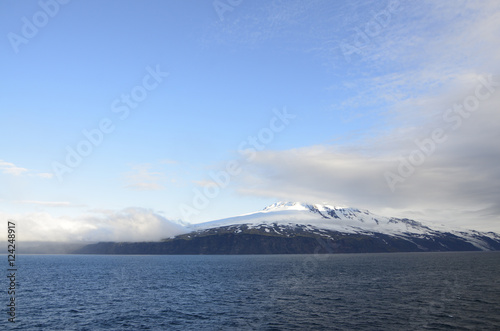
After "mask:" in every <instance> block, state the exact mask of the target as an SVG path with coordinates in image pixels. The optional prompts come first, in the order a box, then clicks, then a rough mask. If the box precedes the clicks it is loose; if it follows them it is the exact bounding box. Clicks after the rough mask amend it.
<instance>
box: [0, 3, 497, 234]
mask: <svg viewBox="0 0 500 331" xmlns="http://www.w3.org/2000/svg"><path fill="white" fill-rule="evenodd" d="M0 9H1V10H0V13H1V14H0V15H1V17H0V32H1V34H2V35H3V36H4V37H3V38H2V41H1V43H0V47H1V51H0V63H2V65H1V74H2V80H1V81H0V84H1V86H0V87H1V89H0V91H1V92H0V112H1V114H2V122H1V130H0V185H1V190H0V215H1V216H2V218H12V219H16V220H18V221H19V222H20V223H22V224H25V227H26V232H27V233H26V237H27V238H31V237H30V235H32V232H33V230H29V229H32V228H36V229H39V233H42V234H43V235H40V236H41V237H42V239H45V240H70V239H71V240H76V239H88V240H92V239H96V238H97V239H103V238H104V239H106V238H107V237H106V236H105V235H104V234H102V233H112V234H114V235H115V236H111V237H110V238H112V239H130V238H132V239H141V238H136V237H133V236H131V235H130V233H128V232H127V231H126V229H134V225H133V224H136V223H137V224H141V225H140V228H141V231H143V232H141V233H144V234H145V236H146V234H147V235H149V236H150V237H151V238H154V236H155V235H158V233H157V231H158V229H157V228H155V226H154V224H157V223H158V222H159V223H162V224H163V222H168V220H173V221H177V220H182V221H184V222H202V221H209V220H213V219H217V218H223V217H228V216H233V215H237V214H242V213H247V212H251V211H255V210H259V209H262V208H263V207H265V206H266V205H269V204H271V203H273V202H275V201H277V200H304V201H309V202H323V201H327V202H329V203H332V204H339V205H350V206H356V207H360V208H366V209H370V210H372V211H373V212H378V213H384V214H386V215H388V216H402V215H404V216H407V217H413V218H416V219H422V220H430V221H435V222H439V223H447V224H450V225H457V226H463V227H468V228H475V229H479V230H494V231H500V227H499V223H498V222H499V221H500V205H499V204H498V201H499V199H498V197H499V193H500V188H499V186H498V183H499V182H500V181H498V179H500V174H499V172H498V170H497V168H498V167H497V163H498V160H499V157H500V150H499V147H498V143H496V141H498V135H499V134H498V132H500V131H499V130H498V129H499V128H498V123H500V122H499V121H498V120H499V117H500V116H499V114H498V113H499V112H498V106H499V105H500V101H499V98H500V97H499V95H500V93H498V92H500V91H496V89H497V86H496V85H495V83H492V82H495V81H500V78H499V77H498V73H499V70H498V69H499V68H498V66H499V65H498V55H499V54H500V48H499V46H498V45H500V43H499V42H498V41H499V37H500V35H499V33H500V32H499V31H500V23H499V22H500V19H499V16H500V5H498V4H497V3H496V2H495V1H483V2H480V3H477V2H469V1H461V2H457V1H442V2H439V3H434V2H433V1H428V2H427V1H421V2H418V3H413V2H409V1H379V2H376V3H372V2H366V1H360V2H349V3H348V4H345V3H344V2H340V1H337V2H335V1H323V0H316V1H251V2H250V1H245V0H243V1H227V0H221V1H214V2H212V1H193V2H186V1H147V2H144V1H107V2H102V1H77V0H73V1H60V2H58V1H56V0H41V1H39V2H37V1H23V2H18V1H2V2H1V4H0ZM152 72H156V74H152ZM155 77H156V78H155ZM488 77H489V78H488ZM495 77H496V78H495ZM495 79H496V80H495ZM484 81H486V82H488V81H490V83H486V85H485V84H484V83H483V82H484ZM477 91H479V93H480V95H481V96H483V95H484V96H485V97H484V98H482V99H480V98H479V97H477V96H475V95H476V92H477ZM134 93H135V94H134ZM131 95H135V97H134V96H131ZM127 98H129V99H128V100H131V101H128V102H129V103H128V105H127V101H126V100H127ZM130 98H131V99H130ZM134 98H135V99H134ZM467 98H468V99H467ZM474 98H476V99H474ZM134 100H135V101H134ZM474 100H478V101H479V103H478V105H477V107H476V105H473V106H474V110H471V111H463V112H462V113H460V112H458V110H452V112H447V111H448V109H452V107H453V105H454V104H456V103H459V104H464V103H466V102H474ZM118 107H122V108H120V109H121V110H119V108H118ZM123 107H125V108H123ZM470 107H472V106H470ZM124 111H127V114H128V115H127V116H126V117H124V116H123V115H124ZM284 113H285V114H286V113H288V114H290V115H289V118H288V119H285V121H282V120H279V118H278V119H276V117H277V116H278V115H277V114H282V115H281V116H283V114H284ZM462 114H463V115H462ZM278 117H279V116H278ZM103 121H104V123H106V125H105V127H106V128H107V129H108V131H109V132H103V131H102V128H101V127H100V125H101V123H103ZM272 123H274V124H275V125H274V126H273V125H272ZM278 126H279V130H277V129H276V128H278ZM110 127H111V128H112V129H110ZM273 128H274V129H273ZM85 130H86V131H87V132H94V133H95V132H96V131H95V130H100V131H101V136H100V135H99V134H97V135H95V136H94V137H95V139H97V140H96V141H98V142H97V143H95V144H93V143H92V141H91V140H92V139H91V138H88V136H86V135H85V134H84V133H83V132H84V131H85ZM435 130H442V131H443V133H442V135H441V137H442V138H443V137H445V138H443V139H441V140H440V141H439V142H438V141H437V140H439V139H437V138H436V139H434V142H433V143H430V145H429V144H427V145H425V143H422V144H421V145H418V144H417V143H416V142H415V141H416V140H418V141H420V142H423V141H428V139H433V138H432V137H433V132H434V131H435ZM438 133H439V132H438ZM259 134H260V138H259ZM270 134H271V135H272V136H270ZM438 136H439V135H436V137H438ZM249 137H255V139H257V145H255V146H258V148H257V147H252V144H251V143H249V141H251V140H249V139H251V138H249ZM79 146H80V147H81V148H83V149H81V151H84V152H85V153H80V154H86V155H80V157H81V160H80V161H79V162H76V163H78V164H77V165H75V164H73V165H75V166H74V167H73V166H69V165H68V164H67V155H68V153H69V152H68V148H69V149H71V150H74V151H78V148H79ZM82 146H83V147H82ZM89 146H90V149H88V147H89ZM419 146H424V147H422V148H420V147H419ZM425 146H427V148H428V150H425ZM86 147H87V149H85V148H86ZM248 148H254V151H253V152H252V151H250V150H248ZM242 149H246V150H247V152H246V153H244V152H242V151H241V150H242ZM419 151H420V152H419ZM250 152H251V153H250ZM413 152H414V155H413V159H410V156H411V155H412V153H413ZM427 152H428V153H427ZM419 153H420V154H419ZM422 153H423V154H422ZM87 154H88V155H87ZM250 155H252V158H250V157H249V156H250ZM422 156H423V158H422ZM418 157H421V159H422V161H421V160H418ZM233 161H234V162H237V165H238V170H240V171H238V174H237V175H232V174H228V171H227V166H228V163H230V162H233ZM405 162H410V163H411V162H413V163H414V164H410V167H411V168H412V169H413V170H411V169H410V170H408V171H407V172H405V171H404V169H403V168H404V166H401V164H403V163H405ZM61 166H67V167H69V168H66V169H70V170H71V171H70V172H69V171H68V172H63V173H61V170H59V173H58V170H55V169H56V168H57V169H62V168H61ZM398 167H400V168H398ZM401 167H403V168H401ZM221 171H222V172H225V173H226V174H228V176H229V182H228V183H227V185H225V184H224V185H220V184H217V183H216V182H214V180H213V178H212V177H213V176H210V174H211V173H219V174H220V172H221ZM224 178H225V177H224ZM210 189H211V190H212V191H210ZM204 190H205V191H204ZM207 190H208V191H207ZM195 192H201V194H202V195H203V197H202V198H201V199H202V200H203V199H204V200H203V201H202V200H198V203H196V201H195V200H196V199H197V198H196V195H197V193H195ZM204 192H205V193H204ZM206 192H208V193H210V192H212V193H213V192H216V193H214V194H212V195H211V194H208V195H210V196H207V193H206ZM200 201H201V202H200ZM207 201H208V202H207ZM124 215H126V216H124ZM124 219H127V221H126V222H125V221H124ZM127 222H131V223H127ZM130 224H132V226H130ZM151 224H153V225H151ZM118 228H120V229H124V230H123V231H121V230H120V231H121V232H120V231H117V230H116V229H118ZM61 229H63V230H61ZM89 229H92V231H90V230H89ZM102 229H106V231H104V230H103V231H104V232H102V231H101V230H102ZM162 229H163V230H161V231H164V232H162V233H161V235H162V236H166V235H168V234H169V233H168V232H169V230H168V227H167V228H165V229H164V228H162ZM30 231H31V232H30ZM89 231H90V232H89ZM99 231H101V232H99ZM130 231H132V230H130ZM28 232H29V233H28ZM97 233H99V235H96V234H97ZM117 233H120V234H119V235H118V234H117ZM33 236H34V234H33ZM120 236H123V237H120ZM148 238H149V237H148Z"/></svg>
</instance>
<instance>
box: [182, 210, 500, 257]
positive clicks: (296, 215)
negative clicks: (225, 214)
mask: <svg viewBox="0 0 500 331" xmlns="http://www.w3.org/2000/svg"><path fill="white" fill-rule="evenodd" d="M241 225H245V228H248V229H252V228H253V229H263V228H267V229H266V231H267V232H269V231H274V232H277V233H279V232H280V231H281V232H282V233H285V232H287V231H289V230H290V229H293V228H300V229H302V230H304V229H305V230H307V231H311V232H316V233H318V232H321V231H322V230H328V231H335V232H340V233H347V234H362V235H374V234H385V235H390V236H393V237H399V238H404V239H406V240H410V239H411V238H423V239H429V238H433V237H437V236H440V235H442V234H443V233H447V234H451V235H453V236H457V237H460V238H462V239H463V240H465V241H467V242H469V243H471V244H472V245H474V246H475V247H477V248H479V249H481V250H488V249H489V248H490V246H489V244H488V242H485V240H484V239H485V237H487V238H490V239H492V240H495V241H500V236H498V235H497V234H495V233H491V232H489V233H483V232H477V231H473V230H453V229H445V228H440V229H439V230H437V229H433V228H431V226H430V225H424V224H422V223H421V222H417V221H414V220H410V219H407V218H394V217H385V216H380V215H376V214H373V213H371V212H369V211H368V210H360V209H357V208H349V207H344V206H334V205H329V204H308V203H303V202H277V203H274V204H272V205H270V206H268V207H266V208H264V209H263V210H261V211H258V212H253V213H249V214H244V215H240V216H236V217H230V218H226V219H221V220H216V221H211V222H206V223H200V224H194V225H192V226H191V229H192V230H193V231H205V230H208V229H213V228H220V227H228V226H232V227H235V228H237V227H238V226H241ZM237 231H240V230H237Z"/></svg>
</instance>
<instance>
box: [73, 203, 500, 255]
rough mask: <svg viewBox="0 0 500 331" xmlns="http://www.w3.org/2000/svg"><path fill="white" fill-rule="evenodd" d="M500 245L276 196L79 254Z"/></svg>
mask: <svg viewBox="0 0 500 331" xmlns="http://www.w3.org/2000/svg"><path fill="white" fill-rule="evenodd" d="M467 250H483V251H488V250H500V236H499V235H498V234H496V233H493V232H479V231H475V230H458V229H449V230H444V231H441V230H437V229H433V228H432V227H431V226H429V225H424V224H423V223H421V222H418V221H415V220H412V219H408V218H395V217H386V216H379V215H376V214H373V213H371V212H370V211H368V210H363V209H358V208H352V207H344V206H334V205H329V204H309V203H303V202H277V203H275V204H272V205H270V206H267V207H266V208H264V209H262V210H261V211H257V212H253V213H248V214H244V215H240V216H235V217H230V218H226V219H221V220H215V221H211V222H206V223H199V224H193V225H191V226H190V227H189V228H188V232H187V233H185V234H181V235H178V236H175V237H172V238H165V239H163V240H162V241H160V242H155V243H99V244H95V245H88V246H86V247H84V248H82V249H80V250H77V251H75V253H80V254H311V253H355V252H356V253H368V252H413V251H415V252H418V251H467Z"/></svg>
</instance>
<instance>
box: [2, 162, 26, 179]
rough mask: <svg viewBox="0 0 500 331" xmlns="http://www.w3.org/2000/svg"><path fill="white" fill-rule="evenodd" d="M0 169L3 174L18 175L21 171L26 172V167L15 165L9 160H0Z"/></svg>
mask: <svg viewBox="0 0 500 331" xmlns="http://www.w3.org/2000/svg"><path fill="white" fill-rule="evenodd" d="M0 171H2V172H3V173H4V174H8V175H14V176H20V175H22V174H23V173H26V172H28V169H25V168H21V167H18V166H16V165H15V164H13V163H9V162H5V161H3V160H0Z"/></svg>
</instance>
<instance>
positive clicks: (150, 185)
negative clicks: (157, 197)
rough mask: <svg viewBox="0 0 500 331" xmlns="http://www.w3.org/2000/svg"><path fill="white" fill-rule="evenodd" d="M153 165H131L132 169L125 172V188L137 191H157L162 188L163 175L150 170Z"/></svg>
mask: <svg viewBox="0 0 500 331" xmlns="http://www.w3.org/2000/svg"><path fill="white" fill-rule="evenodd" d="M152 167H153V165H151V164H147V163H146V164H138V165H134V166H132V169H133V171H131V172H127V173H126V174H125V179H126V181H127V183H128V184H127V185H126V186H125V187H126V188H130V189H133V190H138V191H157V190H163V189H164V186H163V182H164V181H165V175H164V174H163V173H162V172H158V171H151V168H152Z"/></svg>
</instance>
